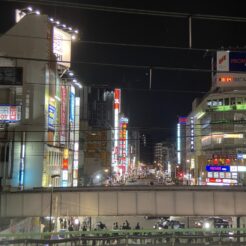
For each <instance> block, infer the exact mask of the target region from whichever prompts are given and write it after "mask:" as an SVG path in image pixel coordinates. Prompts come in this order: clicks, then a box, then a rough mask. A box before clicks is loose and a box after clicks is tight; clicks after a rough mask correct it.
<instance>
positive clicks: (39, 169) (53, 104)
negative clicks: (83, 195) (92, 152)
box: [0, 8, 82, 189]
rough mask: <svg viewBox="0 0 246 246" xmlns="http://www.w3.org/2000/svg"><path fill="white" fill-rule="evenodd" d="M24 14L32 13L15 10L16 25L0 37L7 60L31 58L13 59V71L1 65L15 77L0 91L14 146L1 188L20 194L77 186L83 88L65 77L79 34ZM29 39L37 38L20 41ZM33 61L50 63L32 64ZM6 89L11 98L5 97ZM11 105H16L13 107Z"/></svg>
mask: <svg viewBox="0 0 246 246" xmlns="http://www.w3.org/2000/svg"><path fill="white" fill-rule="evenodd" d="M28 11H30V8H27V9H26V10H24V9H23V10H20V11H16V14H17V15H16V17H17V18H16V20H17V23H16V24H15V25H14V26H13V27H12V28H11V29H10V30H9V31H8V32H7V34H6V35H2V36H1V37H0V46H1V50H2V52H4V53H5V54H6V56H10V57H11V56H13V57H26V58H28V59H29V58H30V60H28V61H27V60H21V59H20V60H16V62H17V63H18V67H17V68H15V69H12V68H11V66H13V67H14V66H16V64H11V61H10V62H8V63H7V61H4V63H3V64H4V65H2V66H3V67H4V66H6V64H7V65H8V67H9V68H8V70H9V71H8V74H10V72H11V73H13V74H15V76H12V79H11V80H12V81H11V80H9V79H7V77H6V79H5V78H4V81H3V83H2V82H1V86H0V96H1V100H2V101H3V103H4V105H0V123H1V122H2V121H5V122H8V134H7V139H8V141H9V143H8V146H12V142H13V143H15V146H14V148H12V147H11V151H9V153H8V155H9V159H10V163H9V164H8V165H6V166H7V167H8V170H9V173H8V175H6V177H4V178H6V181H4V185H6V186H7V185H8V186H9V187H15V188H19V189H25V188H32V187H41V186H44V187H47V186H51V185H52V186H54V185H55V186H77V185H78V165H79V164H78V148H79V136H78V134H79V112H80V110H79V107H80V105H79V104H80V100H79V97H78V96H79V90H80V89H81V88H82V86H81V84H80V83H79V82H78V81H77V80H75V79H71V78H72V77H70V75H67V74H68V72H69V69H70V61H71V42H72V39H73V38H74V34H76V33H77V30H72V28H65V27H66V25H64V24H63V25H60V23H58V21H55V20H54V19H52V18H49V17H48V16H47V15H43V14H40V12H38V11H34V12H33V11H32V12H28ZM75 32H76V33H75ZM30 36H38V37H40V38H39V39H30V38H28V39H26V38H23V37H30ZM33 57H39V58H40V60H41V61H42V60H48V61H50V62H41V61H40V62H35V61H34V62H32V58H33ZM54 60H56V62H54ZM0 64H2V63H1V61H0ZM0 67H1V66H0ZM20 68H21V70H20ZM0 70H2V67H1V68H0ZM5 70H6V69H5ZM66 75H67V77H65V76H66ZM20 78H21V80H20ZM14 80H15V81H14ZM30 83H31V86H30ZM2 85H4V86H2ZM6 86H8V87H9V89H8V90H9V91H10V92H11V94H10V95H11V97H10V96H8V97H5V96H4V95H5V94H6V91H7V90H6ZM10 101H14V102H16V103H15V105H12V104H11V103H10ZM12 132H14V133H12ZM0 138H1V134H0ZM54 176H56V179H55V180H53V179H52V177H54Z"/></svg>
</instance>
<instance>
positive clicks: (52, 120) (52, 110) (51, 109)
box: [48, 104, 56, 130]
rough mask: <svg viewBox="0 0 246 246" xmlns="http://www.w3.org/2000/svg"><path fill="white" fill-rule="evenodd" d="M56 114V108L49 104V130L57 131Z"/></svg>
mask: <svg viewBox="0 0 246 246" xmlns="http://www.w3.org/2000/svg"><path fill="white" fill-rule="evenodd" d="M55 114H56V108H55V107H54V106H53V105H50V104H49V108H48V128H49V129H51V130H55Z"/></svg>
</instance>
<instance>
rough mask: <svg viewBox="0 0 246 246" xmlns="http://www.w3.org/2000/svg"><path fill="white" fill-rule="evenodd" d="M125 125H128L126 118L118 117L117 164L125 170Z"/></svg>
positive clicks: (126, 147)
mask: <svg viewBox="0 0 246 246" xmlns="http://www.w3.org/2000/svg"><path fill="white" fill-rule="evenodd" d="M127 126H128V118H125V117H121V118H120V133H119V140H120V141H119V164H120V167H121V169H122V171H123V173H124V172H125V171H127V164H128V163H127V149H128V141H127Z"/></svg>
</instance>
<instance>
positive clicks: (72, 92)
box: [69, 86, 75, 122]
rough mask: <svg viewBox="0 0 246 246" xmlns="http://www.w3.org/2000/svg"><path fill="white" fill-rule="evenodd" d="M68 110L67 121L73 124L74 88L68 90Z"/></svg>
mask: <svg viewBox="0 0 246 246" xmlns="http://www.w3.org/2000/svg"><path fill="white" fill-rule="evenodd" d="M69 108H70V110H69V120H70V122H74V112H75V88H74V87H73V86H71V90H70V107H69Z"/></svg>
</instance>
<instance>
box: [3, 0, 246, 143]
mask: <svg viewBox="0 0 246 246" xmlns="http://www.w3.org/2000/svg"><path fill="white" fill-rule="evenodd" d="M33 2H37V1H33ZM43 2H49V3H50V2H52V1H43ZM242 2H243V1H233V2H232V1H230V2H229V1H177V0H172V1H142V0H141V1H137V0H135V1H134V0H131V1H128V0H124V1H123V0H122V1H117V0H115V1H109V0H105V1H103V0H101V1H95V0H90V1H82V0H80V1H71V0H70V1H59V3H60V5H62V4H63V3H64V4H66V3H70V4H68V6H67V7H60V6H56V5H54V6H47V5H37V4H30V5H32V6H33V7H37V8H40V9H41V12H42V13H45V14H48V15H49V16H52V17H55V18H57V19H59V20H60V21H61V22H64V23H66V24H70V25H71V26H74V27H77V28H78V29H79V30H80V39H81V40H82V41H97V42H116V43H131V44H141V45H159V46H169V47H182V48H188V19H187V18H173V17H165V16H157V15H156V16H150V15H145V14H142V15H139V14H138V15H137V14H125V13H113V12H101V11H91V10H85V9H82V8H72V6H74V4H73V3H79V4H92V5H104V6H114V7H123V8H134V9H144V10H152V11H165V12H178V13H189V14H191V15H194V14H205V15H216V16H217V15H222V16H240V17H244V16H245V12H244V11H245V8H244V7H243V6H242ZM1 5H2V6H1ZM26 6H28V4H22V3H18V1H17V3H7V2H5V1H1V3H0V12H1V22H0V31H1V32H4V31H6V30H7V29H8V28H10V27H11V25H13V19H14V12H13V10H14V9H15V8H16V7H26ZM245 30H246V22H232V21H219V20H204V19H194V20H193V24H192V41H193V48H197V49H198V48H201V49H204V50H201V51H197V50H187V49H184V50H179V49H178V50H177V49H164V48H144V47H142V48H139V47H118V46H113V45H102V44H100V45H95V44H91V43H83V42H78V43H75V44H74V45H73V47H72V49H73V53H72V59H73V61H75V63H74V64H73V65H72V68H74V70H75V71H76V72H77V73H78V74H79V77H80V78H81V80H82V81H84V83H86V84H88V85H99V86H101V85H107V86H110V87H121V88H123V95H122V97H123V98H122V102H123V109H124V112H125V114H126V115H127V116H128V117H129V119H130V126H131V127H141V128H142V127H144V128H145V129H146V133H148V134H150V135H151V136H152V141H153V142H156V141H159V140H162V139H164V138H166V137H174V136H175V133H176V123H177V117H178V116H179V115H182V116H183V115H184V116H185V115H187V114H188V113H189V112H190V111H191V103H192V101H193V100H194V98H195V97H201V96H202V95H203V93H202V92H205V91H208V90H209V87H210V84H211V81H210V74H209V73H208V72H192V71H178V70H176V69H173V70H166V69H164V70H159V69H156V67H157V66H160V67H170V68H177V67H179V68H198V69H210V59H211V56H210V54H211V53H206V52H205V49H219V48H221V47H224V48H226V49H227V48H228V47H237V46H238V47H243V46H245V45H246V44H245V36H246V35H245ZM77 61H87V62H96V63H110V64H127V65H138V66H147V67H153V77H152V90H149V70H148V69H147V68H146V69H138V68H119V67H118V68H117V67H111V66H98V65H88V64H87V65H86V64H81V63H77Z"/></svg>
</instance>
